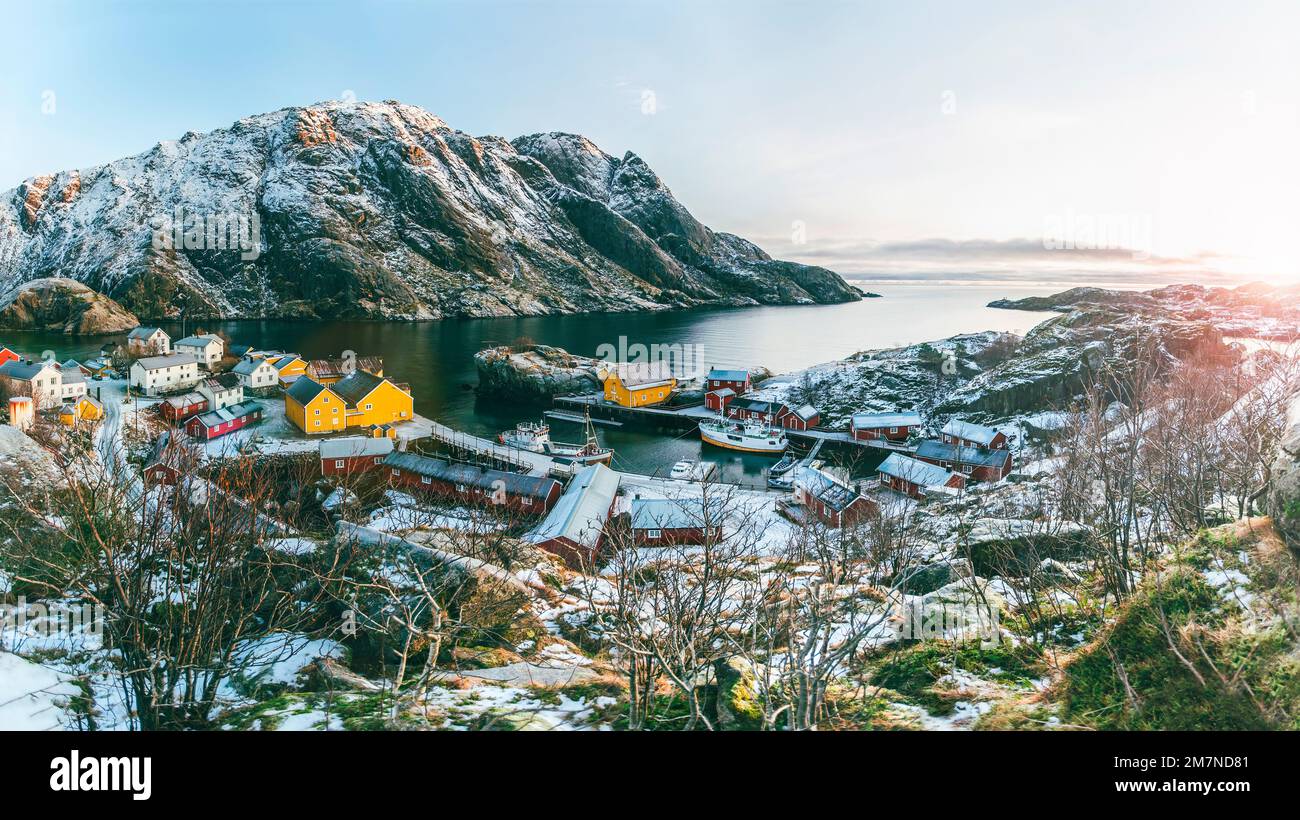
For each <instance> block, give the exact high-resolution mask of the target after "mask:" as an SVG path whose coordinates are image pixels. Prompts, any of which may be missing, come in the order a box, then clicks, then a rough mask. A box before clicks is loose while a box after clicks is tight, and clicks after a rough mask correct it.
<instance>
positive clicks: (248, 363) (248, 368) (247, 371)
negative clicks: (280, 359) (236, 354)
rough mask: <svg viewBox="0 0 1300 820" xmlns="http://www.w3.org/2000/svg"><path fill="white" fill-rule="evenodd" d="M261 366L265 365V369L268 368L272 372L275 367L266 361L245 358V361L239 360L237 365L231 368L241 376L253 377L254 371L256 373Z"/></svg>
mask: <svg viewBox="0 0 1300 820" xmlns="http://www.w3.org/2000/svg"><path fill="white" fill-rule="evenodd" d="M262 365H266V366H267V367H270V368H271V369H272V370H274V369H275V366H274V365H272V364H270V363H269V362H267V361H266V359H247V358H245V359H240V360H239V363H238V364H236V365H235V366H234V367H233V368H232V370H233V371H234V372H235V373H238V374H239V375H241V376H251V375H253V373H254V371H256V370H257V369H258V368H259V367H261V366H262Z"/></svg>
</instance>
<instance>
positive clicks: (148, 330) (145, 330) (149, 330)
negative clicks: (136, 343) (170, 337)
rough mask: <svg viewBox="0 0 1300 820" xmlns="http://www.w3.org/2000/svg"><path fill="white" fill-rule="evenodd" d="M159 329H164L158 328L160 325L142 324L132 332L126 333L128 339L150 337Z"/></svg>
mask: <svg viewBox="0 0 1300 820" xmlns="http://www.w3.org/2000/svg"><path fill="white" fill-rule="evenodd" d="M159 330H162V328H158V327H145V326H144V325H140V326H139V327H137V328H135V329H134V330H132V331H131V332H130V333H128V334H126V338H128V339H148V338H149V337H150V336H152V335H154V334H155V333H157V332H158V331H159ZM163 335H164V336H166V335H167V334H166V333H164V334H163Z"/></svg>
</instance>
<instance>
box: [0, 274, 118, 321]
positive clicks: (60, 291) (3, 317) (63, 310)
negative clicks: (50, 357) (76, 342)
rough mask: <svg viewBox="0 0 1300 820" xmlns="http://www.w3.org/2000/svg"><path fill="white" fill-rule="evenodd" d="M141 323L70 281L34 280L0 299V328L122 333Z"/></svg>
mask: <svg viewBox="0 0 1300 820" xmlns="http://www.w3.org/2000/svg"><path fill="white" fill-rule="evenodd" d="M138 324H140V320H139V319H137V318H136V317H135V315H134V314H133V313H131V312H130V311H128V310H126V309H125V308H123V307H122V306H121V305H119V304H118V303H117V302H115V301H114V300H112V299H110V298H109V297H107V296H105V295H103V294H102V293H97V292H95V291H94V290H93V289H91V288H89V287H87V286H85V285H83V284H81V283H80V282H74V281H73V280H71V279H60V278H53V279H35V280H32V281H30V282H24V283H23V284H21V285H18V286H17V287H15V288H13V289H12V290H10V291H9V292H8V293H6V294H4V295H3V296H0V328H3V329H5V330H52V331H55V332H59V333H72V334H79V335H86V334H95V333H121V332H123V331H127V330H130V329H131V328H133V327H135V326H136V325H138Z"/></svg>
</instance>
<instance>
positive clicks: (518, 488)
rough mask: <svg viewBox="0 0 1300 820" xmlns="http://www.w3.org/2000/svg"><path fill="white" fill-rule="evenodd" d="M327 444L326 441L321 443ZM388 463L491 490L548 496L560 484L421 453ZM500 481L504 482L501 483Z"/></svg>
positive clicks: (391, 458) (386, 460) (396, 454)
mask: <svg viewBox="0 0 1300 820" xmlns="http://www.w3.org/2000/svg"><path fill="white" fill-rule="evenodd" d="M370 440H372V441H389V439H370ZM321 443H322V444H325V443H326V442H321ZM384 464H385V465H387V466H389V467H394V468H396V469H399V470H406V471H408V472H412V473H415V474H416V475H423V476H429V477H430V478H432V479H436V480H438V481H445V482H447V483H449V484H463V485H465V486H467V487H475V488H477V489H480V490H484V491H487V492H491V491H494V490H496V489H497V487H504V488H505V491H506V492H507V493H508V494H510V495H517V496H524V495H526V496H529V497H532V498H546V497H547V496H549V495H550V494H551V492H552V490H553V489H554V488H555V487H557V486H559V482H558V481H556V480H555V479H553V478H545V477H542V476H530V475H520V474H518V473H507V472H504V471H502V470H492V469H484V468H482V467H476V466H475V465H473V464H460V463H458V462H452V461H445V460H443V459H441V458H430V457H429V456H422V455H420V454H419V453H402V452H391V453H389V454H388V455H387V456H385V457H384ZM497 482H500V484H498V483H497Z"/></svg>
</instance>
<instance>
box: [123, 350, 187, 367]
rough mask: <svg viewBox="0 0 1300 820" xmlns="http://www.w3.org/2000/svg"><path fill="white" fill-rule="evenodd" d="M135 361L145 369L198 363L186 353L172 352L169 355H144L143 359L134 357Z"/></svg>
mask: <svg viewBox="0 0 1300 820" xmlns="http://www.w3.org/2000/svg"><path fill="white" fill-rule="evenodd" d="M135 363H136V364H138V365H140V366H141V367H143V368H144V369H145V370H163V369H165V368H168V367H177V366H178V365H182V364H198V363H199V360H198V359H196V358H194V357H193V356H191V355H190V354H188V353H173V354H171V355H170V356H145V357H144V358H143V359H136V360H135Z"/></svg>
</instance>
